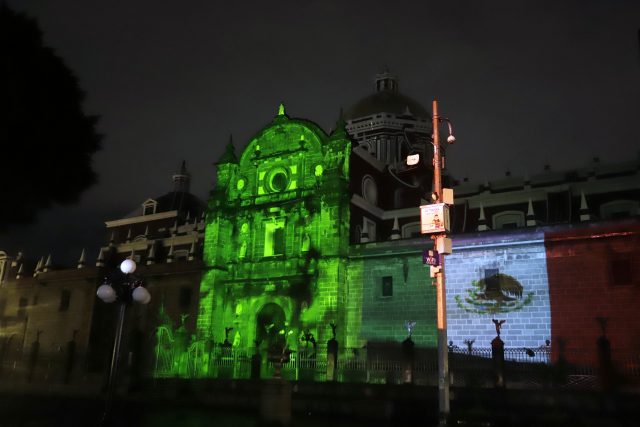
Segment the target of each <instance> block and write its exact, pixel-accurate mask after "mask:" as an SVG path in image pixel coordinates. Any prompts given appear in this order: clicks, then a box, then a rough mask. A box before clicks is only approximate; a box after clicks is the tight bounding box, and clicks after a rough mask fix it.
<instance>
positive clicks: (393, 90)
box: [344, 72, 431, 120]
mask: <svg viewBox="0 0 640 427" xmlns="http://www.w3.org/2000/svg"><path fill="white" fill-rule="evenodd" d="M407 110H408V112H409V113H410V114H411V115H412V116H414V117H417V118H422V119H429V118H430V117H431V115H430V114H429V113H428V112H427V110H425V108H424V107H423V106H422V105H421V104H420V103H419V102H418V101H416V100H415V99H412V98H410V97H408V96H405V95H402V94H400V93H399V92H398V79H397V77H396V76H394V75H392V74H390V73H389V72H384V73H382V74H378V75H377V76H376V93H374V94H373V95H369V96H366V97H364V98H362V99H361V100H360V101H358V102H357V103H356V104H355V105H354V106H353V107H351V108H350V109H349V110H347V111H346V113H345V115H344V119H345V120H353V119H356V118H359V117H366V116H371V115H374V114H378V113H391V114H396V115H405V114H407Z"/></svg>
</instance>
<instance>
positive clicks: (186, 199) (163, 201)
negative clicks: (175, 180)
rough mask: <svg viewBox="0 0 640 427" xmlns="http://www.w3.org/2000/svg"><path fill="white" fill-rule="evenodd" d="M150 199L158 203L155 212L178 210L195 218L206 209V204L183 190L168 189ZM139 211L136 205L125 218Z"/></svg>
mask: <svg viewBox="0 0 640 427" xmlns="http://www.w3.org/2000/svg"><path fill="white" fill-rule="evenodd" d="M152 200H155V201H156V202H157V203H158V205H157V207H156V213H160V212H169V211H178V212H180V213H183V214H184V215H186V214H187V212H188V213H189V216H190V217H191V218H196V217H197V216H198V215H201V214H202V212H204V211H205V210H206V204H205V203H204V202H203V201H202V200H200V199H199V198H198V197H196V196H194V195H193V194H191V193H188V192H184V191H170V192H168V193H166V194H164V195H162V196H160V197H154V198H153V199H152ZM141 213H142V212H141V208H140V207H138V208H136V209H135V210H134V211H132V212H130V213H129V214H128V215H126V216H125V218H133V217H137V216H140V215H141Z"/></svg>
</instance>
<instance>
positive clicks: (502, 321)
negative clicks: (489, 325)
mask: <svg viewBox="0 0 640 427" xmlns="http://www.w3.org/2000/svg"><path fill="white" fill-rule="evenodd" d="M491 320H492V321H493V324H494V325H496V334H498V336H500V330H501V329H502V325H503V324H504V323H505V322H506V320H496V319H491Z"/></svg>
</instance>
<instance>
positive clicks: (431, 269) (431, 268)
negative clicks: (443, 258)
mask: <svg viewBox="0 0 640 427" xmlns="http://www.w3.org/2000/svg"><path fill="white" fill-rule="evenodd" d="M441 271H442V267H436V266H433V265H430V266H429V275H430V277H431V278H434V277H436V274H438V273H440V272H441Z"/></svg>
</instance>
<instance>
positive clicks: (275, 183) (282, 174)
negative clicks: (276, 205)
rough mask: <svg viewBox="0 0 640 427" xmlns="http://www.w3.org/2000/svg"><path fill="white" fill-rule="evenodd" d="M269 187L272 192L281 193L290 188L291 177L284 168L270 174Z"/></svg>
mask: <svg viewBox="0 0 640 427" xmlns="http://www.w3.org/2000/svg"><path fill="white" fill-rule="evenodd" d="M267 182H268V186H269V189H270V190H271V191H274V192H278V193H279V192H281V191H284V190H286V189H287V187H289V176H288V175H287V171H286V170H285V169H284V168H277V169H274V170H272V171H271V172H270V173H269V178H268V181H267Z"/></svg>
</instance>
